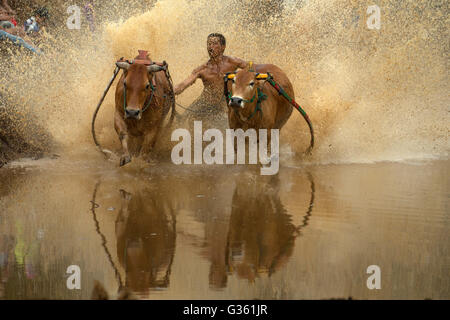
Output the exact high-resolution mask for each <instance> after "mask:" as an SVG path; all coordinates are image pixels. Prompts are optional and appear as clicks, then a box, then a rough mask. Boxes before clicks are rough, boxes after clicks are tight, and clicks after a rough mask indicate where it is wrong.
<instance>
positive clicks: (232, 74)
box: [227, 73, 236, 80]
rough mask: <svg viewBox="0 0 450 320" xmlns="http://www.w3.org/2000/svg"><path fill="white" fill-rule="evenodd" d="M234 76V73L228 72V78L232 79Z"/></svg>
mask: <svg viewBox="0 0 450 320" xmlns="http://www.w3.org/2000/svg"><path fill="white" fill-rule="evenodd" d="M234 77H236V73H230V74H229V75H227V78H228V80H232V79H234Z"/></svg>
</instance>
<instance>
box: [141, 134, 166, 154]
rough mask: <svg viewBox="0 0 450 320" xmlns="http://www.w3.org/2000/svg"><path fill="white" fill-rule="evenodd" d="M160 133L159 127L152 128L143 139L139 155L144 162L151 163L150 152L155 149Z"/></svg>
mask: <svg viewBox="0 0 450 320" xmlns="http://www.w3.org/2000/svg"><path fill="white" fill-rule="evenodd" d="M160 132H161V130H160V128H159V127H154V128H152V129H151V131H150V132H149V133H148V134H147V135H146V136H145V138H144V142H143V144H142V149H141V155H143V157H144V159H145V160H146V161H151V159H152V151H153V149H154V147H155V144H156V141H157V140H158V137H159V135H160Z"/></svg>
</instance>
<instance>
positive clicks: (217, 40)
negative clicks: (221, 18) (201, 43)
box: [206, 33, 227, 58]
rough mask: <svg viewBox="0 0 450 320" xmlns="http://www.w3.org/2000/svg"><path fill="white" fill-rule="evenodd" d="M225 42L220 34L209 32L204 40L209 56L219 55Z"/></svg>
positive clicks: (223, 49)
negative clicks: (205, 40)
mask: <svg viewBox="0 0 450 320" xmlns="http://www.w3.org/2000/svg"><path fill="white" fill-rule="evenodd" d="M226 44H227V42H226V40H225V37H224V36H223V35H222V34H220V33H211V34H210V35H209V36H208V39H207V42H206V46H207V49H208V54H209V56H210V57H211V58H216V57H219V56H221V55H222V54H223V53H224V51H225V47H226Z"/></svg>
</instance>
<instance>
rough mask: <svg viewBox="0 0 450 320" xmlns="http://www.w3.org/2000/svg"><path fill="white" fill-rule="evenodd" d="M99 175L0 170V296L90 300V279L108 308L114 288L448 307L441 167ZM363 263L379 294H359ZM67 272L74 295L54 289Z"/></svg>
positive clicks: (167, 168)
mask: <svg viewBox="0 0 450 320" xmlns="http://www.w3.org/2000/svg"><path fill="white" fill-rule="evenodd" d="M68 163H69V164H70V166H71V167H75V165H73V164H74V163H75V162H73V161H70V162H68ZM88 163H89V162H88ZM75 164H76V163H75ZM102 165H104V163H103V162H99V163H98V166H97V162H92V163H90V167H88V168H87V170H86V168H85V167H82V168H81V169H77V170H76V169H73V170H72V171H70V170H68V169H67V168H68V166H67V165H66V162H63V161H62V160H61V159H59V160H56V161H52V162H51V163H44V164H42V165H41V167H38V168H30V169H29V170H27V171H25V170H24V171H23V175H17V171H15V170H11V169H8V168H3V169H2V170H0V181H10V182H11V183H10V184H9V185H8V186H7V187H5V186H1V188H0V189H1V190H3V191H0V193H1V194H2V196H0V296H1V297H2V298H4V299H41V298H45V299H89V298H90V297H91V293H92V292H93V290H92V289H93V287H94V283H95V280H98V281H99V282H100V283H102V284H103V285H104V289H105V291H106V292H107V293H109V294H111V297H113V298H114V297H116V295H114V293H116V292H118V291H120V289H121V287H122V289H124V290H125V291H128V292H130V293H132V294H133V296H135V297H137V298H142V299H328V298H336V297H349V296H351V297H354V298H355V299H424V298H432V299H447V298H448V297H449V288H450V286H449V281H448V276H447V274H448V272H446V271H447V270H448V265H449V264H448V259H447V258H446V257H448V256H449V255H448V252H449V245H448V244H449V243H450V242H449V232H448V230H449V226H450V224H449V215H448V203H449V202H448V199H449V190H450V189H449V179H448V167H449V162H448V161H445V162H431V163H425V164H404V163H383V164H375V165H347V166H317V167H306V168H305V167H301V168H288V167H284V168H283V167H282V168H281V170H280V173H279V175H278V176H277V177H278V178H275V179H274V178H273V177H261V176H259V170H252V169H251V168H247V167H245V168H212V167H206V168H194V169H193V168H187V167H176V166H172V165H170V164H169V165H164V164H159V165H157V166H153V167H151V168H148V169H147V168H145V169H142V170H141V169H140V167H138V168H137V169H136V168H134V169H133V167H131V168H129V169H128V171H123V170H121V171H119V170H116V169H115V168H113V169H108V168H106V169H101V168H102V167H101V166H102ZM69 169H70V168H69ZM99 170H104V171H103V172H101V174H99ZM305 170H308V171H310V172H311V175H310V176H309V180H308V175H307V174H306V172H305ZM68 171H69V172H70V173H69V174H68V173H67V172H68ZM8 177H9V179H8ZM13 177H14V179H13ZM312 178H314V181H313V179H312ZM99 179H100V181H101V183H98V181H99ZM277 179H279V180H277ZM96 185H97V187H96ZM8 190H11V191H8ZM121 190H122V191H121ZM4 191H6V192H4ZM175 216H176V219H175ZM175 222H176V225H175ZM175 232H176V234H175ZM175 253H176V255H175ZM372 264H376V265H378V266H380V268H381V269H382V274H384V276H383V279H382V281H383V284H382V286H383V289H382V290H380V291H378V292H375V291H371V290H368V289H367V287H366V281H367V276H366V269H367V267H368V266H369V265H372ZM70 265H78V266H79V267H80V270H81V272H82V277H81V289H80V290H68V289H67V287H66V280H67V274H66V270H67V267H68V266H70ZM269 276H270V277H269ZM169 280H170V284H169ZM161 288H164V289H163V290H161ZM217 289H219V290H217ZM117 296H119V297H120V296H121V295H120V294H119V295H117Z"/></svg>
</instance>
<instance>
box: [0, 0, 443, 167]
mask: <svg viewBox="0 0 450 320" xmlns="http://www.w3.org/2000/svg"><path fill="white" fill-rule="evenodd" d="M372 4H373V3H372V2H370V1H355V0H346V1H288V0H286V1H271V2H267V1H237V0H227V1H219V0H209V1H206V0H191V1H188V0H161V1H157V2H156V3H155V4H154V6H152V7H149V8H148V10H147V11H145V10H144V11H142V12H140V13H136V14H134V15H132V16H131V17H128V18H125V19H119V18H117V17H118V15H117V14H115V13H117V12H126V10H127V8H133V2H127V4H123V3H120V4H119V1H112V2H111V3H110V5H109V6H103V7H102V8H101V9H99V10H100V11H101V12H99V16H101V17H103V18H104V20H103V21H104V22H103V24H102V26H101V28H100V31H99V33H97V34H95V35H91V34H89V33H87V32H84V31H83V30H82V31H80V32H78V33H74V32H73V31H72V32H69V30H66V29H64V28H61V29H60V30H59V31H58V33H57V36H56V37H53V38H49V39H48V40H47V41H46V42H45V44H44V45H43V49H44V50H45V51H46V54H45V55H44V56H43V57H34V56H28V55H24V54H20V55H15V56H13V57H12V60H11V61H10V63H12V64H13V65H14V68H13V69H8V72H7V73H3V74H4V75H3V76H2V78H3V79H2V85H0V91H1V92H2V95H3V96H4V97H6V99H7V100H8V101H7V104H8V105H9V106H13V108H14V109H15V110H16V111H17V112H19V113H23V114H28V115H30V114H31V115H32V116H33V118H34V120H35V121H36V122H37V123H39V124H40V125H41V126H43V127H45V128H46V129H47V130H48V132H49V133H50V134H51V135H52V137H53V138H54V139H55V141H56V142H57V143H58V144H59V145H60V146H61V147H62V148H63V149H65V150H72V151H71V152H73V150H77V149H79V148H80V146H83V145H93V144H92V142H91V137H90V130H89V128H90V120H91V117H92V112H93V110H94V108H95V105H96V103H97V101H98V99H99V97H100V95H101V93H102V91H103V89H104V87H105V85H106V83H107V81H108V79H109V78H110V76H111V74H112V71H113V68H114V61H115V60H116V59H118V58H120V57H122V56H125V57H127V58H133V57H134V56H135V55H136V52H137V49H147V50H149V52H150V53H151V57H152V59H153V60H155V61H162V60H166V61H167V62H168V63H169V66H170V69H171V73H172V76H173V78H174V81H175V82H179V81H181V80H183V79H184V78H185V77H186V76H188V75H189V74H190V72H191V71H192V69H193V68H195V67H196V66H198V65H200V64H201V63H204V62H205V61H207V59H208V56H207V52H206V45H205V42H206V37H207V35H208V34H209V33H211V32H221V33H223V34H224V35H225V36H226V38H227V50H226V52H225V54H228V55H233V56H238V57H241V58H243V59H246V60H253V61H255V62H260V63H274V64H277V65H278V66H280V67H281V68H282V69H283V70H285V72H286V73H287V74H288V76H289V77H290V79H291V81H292V82H293V84H294V89H295V92H296V100H297V101H298V102H299V103H300V104H301V105H302V107H304V109H305V110H306V111H307V112H308V114H309V115H310V117H311V119H312V122H313V124H314V127H315V131H316V139H317V147H316V149H315V151H314V154H313V156H312V157H310V158H303V159H302V161H306V162H310V163H337V162H339V163H340V162H344V163H349V162H372V161H385V160H388V161H390V160H393V161H396V160H404V159H409V158H414V159H428V158H440V159H442V158H448V155H449V150H450V144H449V139H448V136H449V131H448V123H449V121H448V120H449V111H450V110H449V105H450V99H449V95H448V69H449V68H448V62H449V59H448V58H449V57H448V53H449V52H450V51H449V43H448V41H447V39H448V28H446V21H447V14H448V4H447V3H446V2H445V1H441V0H434V1H428V2H426V3H417V2H415V1H402V2H399V1H391V0H384V1H378V5H379V7H380V8H381V29H380V30H369V29H368V28H367V25H366V20H367V18H368V15H367V13H366V10H367V7H368V6H369V5H372ZM116 18H117V19H116ZM200 90H201V84H196V85H195V87H194V88H193V89H188V90H187V91H186V93H184V94H183V95H181V96H180V97H179V99H178V102H181V103H183V104H188V103H189V102H190V101H192V100H193V99H194V98H195V96H196V95H198V94H199V92H200ZM113 100H114V99H113V90H112V91H111V92H110V93H109V95H108V97H107V99H106V101H105V103H104V106H103V107H102V110H101V113H100V116H99V121H98V123H97V128H98V129H97V130H98V132H99V139H100V140H101V141H102V143H103V144H105V146H106V147H109V148H112V149H114V148H116V149H117V148H118V147H119V143H118V140H117V137H116V135H115V132H114V129H113V125H112V123H113V122H112V119H113V110H114V102H113ZM282 133H283V134H282V137H281V142H282V144H283V143H284V144H285V145H288V146H290V148H291V149H292V150H293V151H294V152H296V153H297V154H301V152H302V151H303V150H305V149H306V147H307V145H308V141H309V137H308V134H309V133H308V129H307V127H306V124H305V123H304V122H303V120H302V119H301V117H300V115H298V114H296V113H295V112H294V113H293V116H292V118H291V119H290V120H289V122H288V124H287V125H286V127H285V129H284V130H283V132H282ZM81 149H82V150H83V152H85V149H83V148H81ZM81 149H80V150H81ZM89 150H90V149H89ZM89 152H90V151H89ZM92 152H95V151H94V149H93V148H92Z"/></svg>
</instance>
